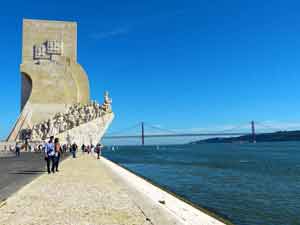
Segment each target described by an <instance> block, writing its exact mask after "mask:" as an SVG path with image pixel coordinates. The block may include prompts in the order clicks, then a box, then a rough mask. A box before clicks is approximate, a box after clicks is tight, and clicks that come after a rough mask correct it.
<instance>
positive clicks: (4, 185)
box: [0, 152, 69, 202]
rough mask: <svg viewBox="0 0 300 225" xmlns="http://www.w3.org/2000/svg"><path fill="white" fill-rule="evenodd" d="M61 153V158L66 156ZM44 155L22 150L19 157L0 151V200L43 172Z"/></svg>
mask: <svg viewBox="0 0 300 225" xmlns="http://www.w3.org/2000/svg"><path fill="white" fill-rule="evenodd" d="M68 155H69V154H68V153H65V154H64V155H63V158H65V157H66V156H68ZM45 171H46V170H45V161H44V155H43V154H40V153H29V152H22V153H21V156H20V157H15V155H14V154H13V153H1V152H0V202H1V201H3V200H5V199H6V198H8V197H9V196H10V195H11V194H13V193H15V192H16V191H17V190H19V189H20V188H22V187H23V186H24V185H26V184H28V183H30V182H31V181H32V180H33V179H35V178H36V177H37V176H39V175H41V174H44V173H45Z"/></svg>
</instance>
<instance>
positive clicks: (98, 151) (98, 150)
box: [96, 144, 102, 159]
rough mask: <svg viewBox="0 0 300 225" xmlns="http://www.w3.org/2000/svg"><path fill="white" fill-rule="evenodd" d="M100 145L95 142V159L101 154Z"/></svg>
mask: <svg viewBox="0 0 300 225" xmlns="http://www.w3.org/2000/svg"><path fill="white" fill-rule="evenodd" d="M101 147H102V145H101V144H97V146H96V153H97V159H100V156H101Z"/></svg>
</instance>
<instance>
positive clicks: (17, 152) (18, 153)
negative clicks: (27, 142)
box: [15, 142, 21, 157]
mask: <svg viewBox="0 0 300 225" xmlns="http://www.w3.org/2000/svg"><path fill="white" fill-rule="evenodd" d="M15 151H16V157H20V152H21V143H20V142H17V144H16V147H15Z"/></svg>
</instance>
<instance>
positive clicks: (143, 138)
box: [141, 122, 145, 146]
mask: <svg viewBox="0 0 300 225" xmlns="http://www.w3.org/2000/svg"><path fill="white" fill-rule="evenodd" d="M141 125H142V136H141V138H142V145H143V146H144V145H145V130H144V122H142V123H141Z"/></svg>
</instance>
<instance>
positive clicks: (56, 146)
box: [54, 138, 62, 172]
mask: <svg viewBox="0 0 300 225" xmlns="http://www.w3.org/2000/svg"><path fill="white" fill-rule="evenodd" d="M54 150H55V170H56V172H58V164H59V160H60V156H61V152H62V149H61V146H60V143H59V139H58V138H55V139H54Z"/></svg>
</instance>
